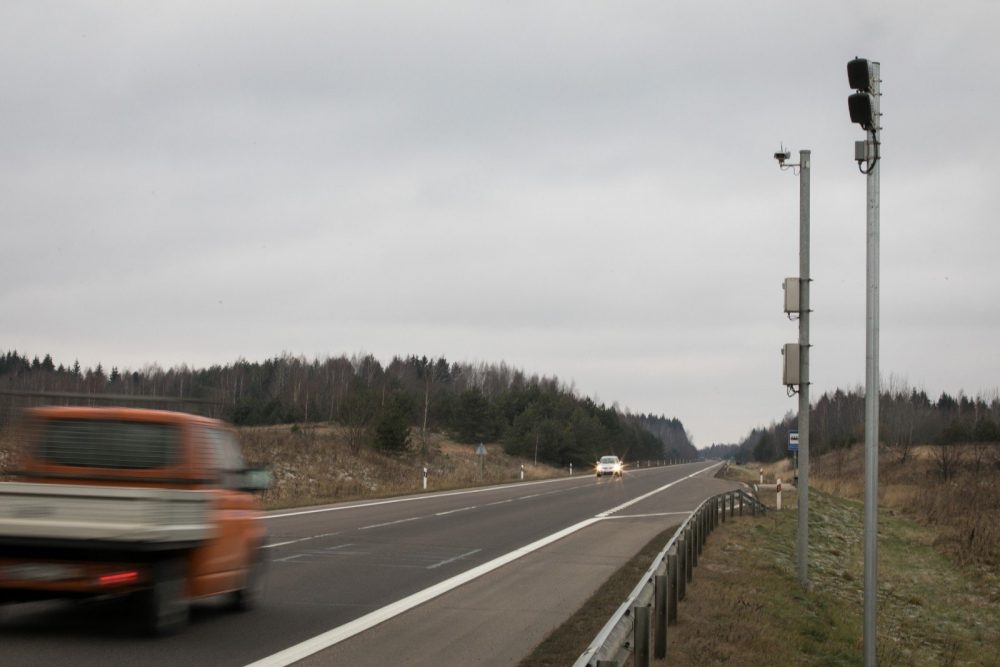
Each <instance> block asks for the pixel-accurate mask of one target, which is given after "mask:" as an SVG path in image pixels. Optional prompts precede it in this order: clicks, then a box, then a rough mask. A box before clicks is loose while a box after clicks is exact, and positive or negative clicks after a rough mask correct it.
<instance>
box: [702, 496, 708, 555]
mask: <svg viewBox="0 0 1000 667" xmlns="http://www.w3.org/2000/svg"><path fill="white" fill-rule="evenodd" d="M707 543H708V506H707V505H706V506H705V507H702V508H701V546H702V548H704V547H705V544H707Z"/></svg>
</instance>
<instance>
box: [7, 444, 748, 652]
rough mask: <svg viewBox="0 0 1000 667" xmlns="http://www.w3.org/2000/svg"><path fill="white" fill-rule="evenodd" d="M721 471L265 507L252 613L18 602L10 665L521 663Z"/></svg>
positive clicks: (716, 485) (694, 469) (696, 469)
mask: <svg viewBox="0 0 1000 667" xmlns="http://www.w3.org/2000/svg"><path fill="white" fill-rule="evenodd" d="M718 465H719V464H712V463H691V464H684V465H677V466H667V467H660V468H645V469H638V470H630V471H627V472H626V473H625V475H624V479H614V478H608V477H605V478H601V479H595V477H594V476H593V475H576V476H573V477H564V478H559V479H555V480H545V481H537V482H520V483H516V484H507V485H503V486H493V487H482V488H474V489H466V490H459V491H446V492H439V493H425V494H420V495H415V496H406V497H399V498H390V499H385V500H370V501H361V502H354V503H342V504H337V505H327V506H321V507H310V508H301V509H292V510H284V511H274V512H270V513H269V514H268V516H267V519H266V521H267V525H268V528H269V532H270V537H269V544H268V547H267V550H266V560H267V562H268V570H269V571H268V576H267V588H266V591H265V592H264V595H263V598H262V600H261V603H260V606H259V607H258V608H257V609H255V610H253V611H249V612H245V613H234V612H230V611H227V610H225V609H224V608H223V604H222V601H221V600H220V601H218V602H216V601H208V602H203V603H199V604H198V605H196V606H195V607H194V608H193V611H192V619H191V624H190V625H189V626H188V627H187V628H185V629H184V630H183V631H181V632H180V633H179V634H177V635H174V636H170V637H164V638H156V639H149V638H143V637H141V636H138V635H137V630H136V623H135V620H134V619H133V618H132V617H131V616H130V610H129V606H128V605H127V604H126V601H124V600H121V599H110V600H94V601H87V602H61V601H56V602H38V603H29V604H20V605H13V606H12V605H7V606H6V607H4V608H2V609H0V665H5V666H7V665H11V666H13V665H100V666H101V667H108V666H109V665H140V666H142V667H153V666H154V665H187V666H189V667H195V666H200V665H248V664H254V665H255V666H259V667H264V666H268V667H272V666H275V667H276V666H278V665H287V664H292V663H293V662H296V661H298V660H302V664H307V665H326V664H406V665H420V664H427V665H436V666H438V667H440V666H441V665H472V664H476V665H490V664H493V665H498V666H499V665H510V664H514V663H516V662H517V661H518V660H520V658H522V657H523V656H525V655H527V654H528V653H529V652H530V651H531V649H532V648H533V647H534V645H536V644H537V643H538V642H539V641H541V640H542V639H544V638H545V636H546V635H547V634H548V633H549V632H550V631H551V630H552V629H554V628H555V627H557V626H558V625H559V624H561V623H562V622H563V621H564V620H565V619H566V618H568V617H569V616H570V615H571V614H572V613H574V612H575V611H576V610H577V608H579V607H580V606H581V605H582V603H583V602H584V601H585V600H586V599H587V598H588V597H589V596H590V595H591V594H592V593H593V592H594V591H596V590H597V589H598V588H599V586H600V584H601V583H602V582H603V581H604V580H605V579H606V578H607V576H609V575H610V574H611V573H612V572H614V571H615V570H616V569H617V568H618V567H620V566H621V565H622V564H624V563H625V562H626V561H628V560H629V559H630V558H631V557H632V556H633V555H634V554H635V553H636V552H637V551H638V550H639V549H641V548H642V546H644V545H645V543H646V542H647V541H648V540H649V539H651V538H652V537H654V536H655V535H656V534H658V533H659V532H661V531H662V530H664V529H665V528H667V527H669V526H672V525H675V524H677V523H679V522H680V521H681V520H683V518H684V516H685V515H686V514H687V513H688V512H690V511H691V510H692V509H694V508H695V507H696V506H697V504H698V503H699V502H701V500H702V499H704V498H706V497H708V496H710V495H713V494H715V493H719V492H721V491H724V490H727V489H731V488H736V485H735V484H733V483H731V482H725V481H722V480H719V479H715V478H714V477H713V476H714V473H715V471H716V470H717V468H718ZM589 639H591V638H590V637H587V638H582V641H583V642H584V643H585V642H586V641H588V640H589Z"/></svg>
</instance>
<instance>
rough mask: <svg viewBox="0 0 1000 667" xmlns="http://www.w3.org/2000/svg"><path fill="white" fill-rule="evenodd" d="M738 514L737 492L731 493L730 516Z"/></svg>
mask: <svg viewBox="0 0 1000 667" xmlns="http://www.w3.org/2000/svg"><path fill="white" fill-rule="evenodd" d="M734 516H736V492H735V491H734V492H732V493H730V494H729V518H730V519H731V518H733V517H734Z"/></svg>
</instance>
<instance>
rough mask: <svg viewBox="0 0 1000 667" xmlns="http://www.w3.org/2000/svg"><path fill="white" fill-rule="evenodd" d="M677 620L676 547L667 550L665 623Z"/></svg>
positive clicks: (672, 622)
mask: <svg viewBox="0 0 1000 667" xmlns="http://www.w3.org/2000/svg"><path fill="white" fill-rule="evenodd" d="M676 622H677V547H676V546H673V547H671V549H670V551H668V552H667V623H669V624H674V623H676Z"/></svg>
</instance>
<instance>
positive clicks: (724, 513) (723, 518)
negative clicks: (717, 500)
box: [722, 493, 729, 523]
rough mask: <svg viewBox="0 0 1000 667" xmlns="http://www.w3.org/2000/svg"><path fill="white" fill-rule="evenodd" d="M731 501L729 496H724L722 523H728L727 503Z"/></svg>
mask: <svg viewBox="0 0 1000 667" xmlns="http://www.w3.org/2000/svg"><path fill="white" fill-rule="evenodd" d="M727 500H729V494H728V493H727V494H726V495H724V496H722V523H725V522H726V501H727Z"/></svg>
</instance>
